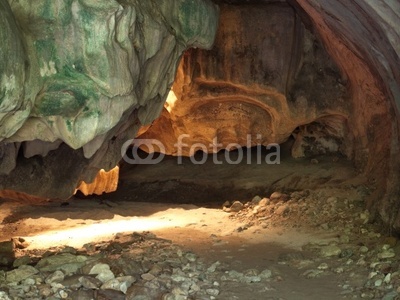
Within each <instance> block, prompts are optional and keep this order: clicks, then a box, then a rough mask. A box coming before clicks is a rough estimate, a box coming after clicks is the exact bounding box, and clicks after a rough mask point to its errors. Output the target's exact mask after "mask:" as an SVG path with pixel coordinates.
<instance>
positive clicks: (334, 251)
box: [321, 245, 342, 257]
mask: <svg viewBox="0 0 400 300" xmlns="http://www.w3.org/2000/svg"><path fill="white" fill-rule="evenodd" d="M340 253H342V250H341V249H340V248H339V247H338V246H336V245H329V246H324V247H322V248H321V256H322V257H331V256H338V255H339V254H340Z"/></svg>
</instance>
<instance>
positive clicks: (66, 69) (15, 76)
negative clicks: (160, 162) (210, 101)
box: [0, 0, 218, 198]
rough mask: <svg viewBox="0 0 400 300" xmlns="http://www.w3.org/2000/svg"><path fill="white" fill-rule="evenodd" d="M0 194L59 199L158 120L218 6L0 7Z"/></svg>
mask: <svg viewBox="0 0 400 300" xmlns="http://www.w3.org/2000/svg"><path fill="white" fill-rule="evenodd" d="M0 8H1V9H0V15H1V18H0V19H1V21H0V22H1V29H0V36H1V38H2V41H3V46H2V48H1V50H0V66H1V68H0V70H1V74H0V79H1V82H0V141H1V144H0V189H14V190H18V191H24V192H27V193H29V194H33V195H37V196H45V197H61V198H66V197H69V196H70V195H72V193H73V192H74V190H75V188H76V186H77V184H78V183H79V182H80V181H81V180H84V181H85V182H91V181H92V180H93V179H94V176H95V175H96V173H97V171H98V170H99V169H105V170H109V169H111V168H113V167H114V166H115V165H116V164H117V163H118V161H119V160H120V157H121V154H120V149H121V145H122V144H123V143H124V142H125V141H126V140H128V139H130V138H133V137H134V136H135V134H136V131H137V130H138V128H140V127H141V126H142V125H145V124H148V123H150V122H151V121H153V120H154V119H155V118H156V117H157V116H158V115H159V113H160V110H161V109H162V107H163V103H164V100H165V98H166V95H167V93H168V91H169V87H170V85H171V84H172V82H173V80H174V77H175V70H176V64H177V62H178V61H179V58H180V56H181V54H182V52H183V51H184V50H185V49H187V48H188V47H202V48H210V47H211V45H212V43H213V40H214V35H215V31H216V27H217V22H218V8H217V7H216V6H215V5H214V4H212V3H211V2H210V1H208V0H196V1H186V0H177V1H135V0H131V1H107V2H104V3H103V2H102V3H99V2H98V1H91V0H79V1H61V0H60V1H52V2H51V3H50V2H48V1H35V2H34V3H33V2H30V1H9V2H7V1H6V0H1V1H0Z"/></svg>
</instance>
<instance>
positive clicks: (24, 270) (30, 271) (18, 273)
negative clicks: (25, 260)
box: [5, 265, 39, 283]
mask: <svg viewBox="0 0 400 300" xmlns="http://www.w3.org/2000/svg"><path fill="white" fill-rule="evenodd" d="M37 273H39V270H38V269H36V268H34V267H32V266H28V265H23V266H20V267H18V268H17V269H14V270H11V271H9V272H7V273H6V276H5V277H6V281H7V282H16V283H18V282H20V281H21V280H24V279H26V278H29V277H31V276H32V275H35V274H37Z"/></svg>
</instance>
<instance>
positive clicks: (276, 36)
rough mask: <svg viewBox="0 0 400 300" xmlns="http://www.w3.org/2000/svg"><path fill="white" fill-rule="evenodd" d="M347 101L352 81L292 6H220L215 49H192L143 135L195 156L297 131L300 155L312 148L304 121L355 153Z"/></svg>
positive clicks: (331, 144)
mask: <svg viewBox="0 0 400 300" xmlns="http://www.w3.org/2000/svg"><path fill="white" fill-rule="evenodd" d="M348 102H349V101H348V91H347V89H346V82H345V79H343V78H342V75H341V74H340V72H339V70H338V68H337V67H336V65H335V64H334V63H333V61H332V60H330V58H329V56H328V54H327V53H326V52H325V50H324V48H323V47H322V45H321V44H320V43H319V42H318V40H317V38H316V37H315V36H314V35H313V34H312V33H311V32H310V31H309V30H308V29H307V28H306V27H305V26H304V24H303V23H302V22H301V21H300V19H299V17H298V16H297V15H296V13H295V11H294V10H293V8H292V7H290V6H289V5H261V6H260V5H243V6H228V5H221V15H220V27H219V30H218V32H217V37H216V42H215V45H214V48H213V49H212V50H211V51H202V50H199V49H194V50H190V51H188V52H186V54H185V56H184V57H183V60H182V62H181V64H180V66H179V69H178V74H177V77H176V80H175V83H174V85H173V89H172V91H171V92H170V95H169V97H168V99H167V103H166V106H165V109H164V111H163V112H162V114H161V117H160V118H159V119H158V120H156V121H155V122H154V123H153V125H152V126H151V127H150V128H149V129H148V131H147V132H146V133H144V134H143V135H142V136H141V138H155V139H157V140H159V141H161V142H162V143H163V145H164V146H165V147H166V152H167V153H168V154H172V155H181V154H183V155H191V154H193V151H195V150H197V147H196V145H198V144H199V143H200V144H202V145H205V146H206V149H205V148H204V146H202V147H203V148H202V150H204V149H205V150H206V151H208V152H215V151H218V150H220V149H222V148H224V149H225V148H227V147H228V148H229V147H230V144H232V143H235V144H237V145H238V146H255V145H257V144H263V145H268V144H270V143H283V142H285V141H286V140H287V139H288V138H289V137H290V136H291V135H292V134H293V136H294V137H295V138H296V143H295V148H294V149H293V154H294V156H297V157H299V156H304V155H306V152H307V151H308V150H307V145H305V144H306V143H304V139H306V138H307V137H308V135H309V130H308V129H307V127H306V126H304V125H305V124H311V123H315V124H314V125H313V127H314V133H315V131H317V133H316V135H317V136H318V137H319V136H322V137H323V136H331V137H332V136H333V137H334V138H331V139H330V140H329V141H328V142H327V144H326V145H325V146H323V147H322V145H320V148H321V149H320V150H321V151H322V153H324V152H330V151H331V150H334V151H336V152H338V151H339V152H341V153H342V154H344V155H346V156H348V157H351V156H352V149H353V144H352V143H351V141H350V140H347V137H348V134H347V132H348V127H347V124H348V118H349V106H348V105H347V103H348ZM314 133H313V134H314ZM183 135H185V136H184V138H181V141H182V147H181V149H178V148H177V147H176V145H175V144H176V143H177V141H178V140H179V137H183ZM314 135H315V134H314ZM313 138H314V137H313ZM215 144H218V147H215ZM314 150H315V149H314Z"/></svg>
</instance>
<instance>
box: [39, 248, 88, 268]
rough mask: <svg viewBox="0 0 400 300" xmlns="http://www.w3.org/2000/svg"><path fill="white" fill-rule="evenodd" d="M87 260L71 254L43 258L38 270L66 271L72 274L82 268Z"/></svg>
mask: <svg viewBox="0 0 400 300" xmlns="http://www.w3.org/2000/svg"><path fill="white" fill-rule="evenodd" d="M86 260H87V257H86V256H83V255H72V254H70V253H61V254H57V255H53V256H48V257H45V258H42V259H41V260H40V261H39V262H38V263H37V264H36V268H38V269H39V270H41V271H46V272H54V271H56V270H64V271H66V273H72V272H74V271H76V270H77V269H79V268H80V267H82V266H83V265H84V264H85V261H86Z"/></svg>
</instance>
